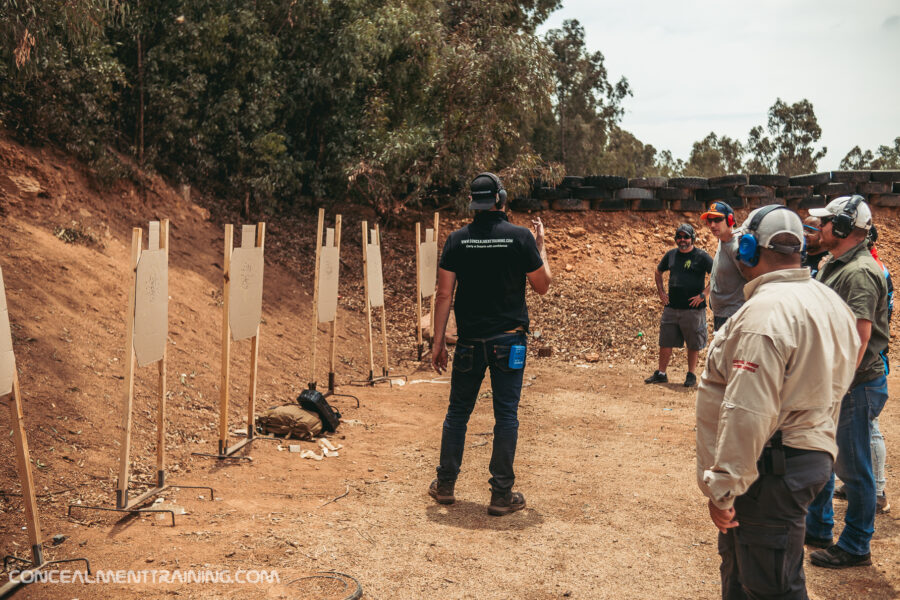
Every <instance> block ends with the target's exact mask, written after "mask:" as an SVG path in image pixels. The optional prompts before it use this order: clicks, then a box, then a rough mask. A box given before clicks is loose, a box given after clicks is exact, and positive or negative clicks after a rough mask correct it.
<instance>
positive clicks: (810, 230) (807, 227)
mask: <svg viewBox="0 0 900 600" xmlns="http://www.w3.org/2000/svg"><path fill="white" fill-rule="evenodd" d="M803 229H805V230H806V231H807V232H812V233H816V232H818V231H821V229H819V228H818V227H813V226H812V225H803Z"/></svg>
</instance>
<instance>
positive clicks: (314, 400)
mask: <svg viewBox="0 0 900 600" xmlns="http://www.w3.org/2000/svg"><path fill="white" fill-rule="evenodd" d="M297 404H299V405H300V406H301V407H302V408H305V409H306V410H308V411H312V412H314V413H315V414H317V415H319V418H320V419H322V426H323V427H324V428H325V431H329V432H334V431H337V428H338V425H340V424H341V413H339V412H338V411H336V410H335V409H334V408H332V407H331V405H330V404H328V402H327V401H326V400H325V396H323V395H322V394H321V392H317V391H316V390H303V393H301V394H300V395H299V396H297Z"/></svg>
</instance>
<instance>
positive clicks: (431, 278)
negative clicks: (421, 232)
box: [419, 229, 437, 298]
mask: <svg viewBox="0 0 900 600" xmlns="http://www.w3.org/2000/svg"><path fill="white" fill-rule="evenodd" d="M419 260H420V262H419V281H420V282H421V284H420V285H421V286H422V288H421V290H420V291H421V293H422V297H423V298H428V297H430V296H433V295H434V287H435V281H436V280H437V242H436V241H435V240H434V229H426V230H425V241H424V242H422V243H421V244H419Z"/></svg>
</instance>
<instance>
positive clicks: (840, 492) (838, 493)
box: [833, 484, 847, 500]
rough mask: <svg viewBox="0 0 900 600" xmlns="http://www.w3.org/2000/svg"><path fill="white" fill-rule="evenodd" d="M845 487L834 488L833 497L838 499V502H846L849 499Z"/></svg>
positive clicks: (842, 485)
mask: <svg viewBox="0 0 900 600" xmlns="http://www.w3.org/2000/svg"><path fill="white" fill-rule="evenodd" d="M845 487H846V486H844V484H841V486H840V487H836V488H834V494H833V497H835V498H837V499H838V500H846V499H847V490H846V489H844V488H845Z"/></svg>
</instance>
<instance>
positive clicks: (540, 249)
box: [538, 244, 553, 279]
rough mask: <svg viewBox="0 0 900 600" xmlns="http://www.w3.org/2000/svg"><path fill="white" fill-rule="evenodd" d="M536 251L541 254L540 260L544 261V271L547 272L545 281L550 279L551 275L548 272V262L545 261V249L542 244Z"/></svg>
mask: <svg viewBox="0 0 900 600" xmlns="http://www.w3.org/2000/svg"><path fill="white" fill-rule="evenodd" d="M538 250H539V251H540V253H541V260H542V261H544V270H545V271H546V272H547V279H552V278H553V274H552V273H551V272H550V261H549V260H548V259H547V249H546V248H544V244H541V245H540V246H539V247H538Z"/></svg>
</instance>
